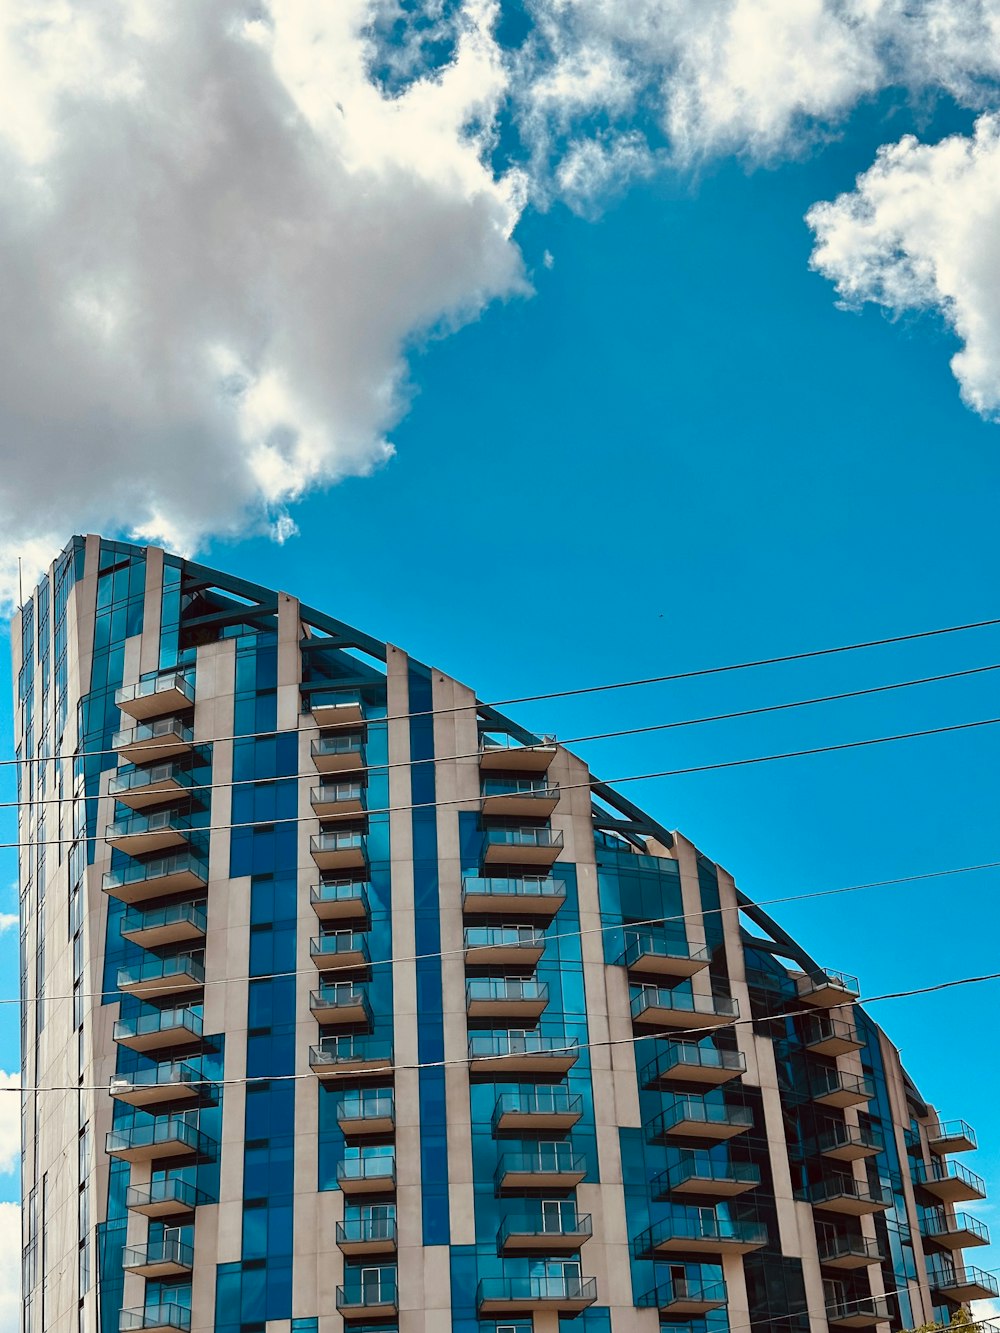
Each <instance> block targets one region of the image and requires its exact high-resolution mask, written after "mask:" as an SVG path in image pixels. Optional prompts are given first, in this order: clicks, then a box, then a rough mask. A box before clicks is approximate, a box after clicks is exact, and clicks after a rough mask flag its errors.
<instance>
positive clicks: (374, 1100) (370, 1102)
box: [337, 1090, 396, 1140]
mask: <svg viewBox="0 0 1000 1333" xmlns="http://www.w3.org/2000/svg"><path fill="white" fill-rule="evenodd" d="M337 1124H338V1125H339V1126H340V1132H341V1133H342V1134H343V1136H344V1138H345V1139H348V1140H353V1139H362V1138H382V1137H385V1136H387V1135H389V1134H391V1133H392V1132H393V1131H394V1130H395V1128H396V1111H395V1102H394V1098H393V1094H392V1091H391V1090H386V1091H384V1092H382V1091H380V1092H356V1093H352V1094H350V1095H349V1096H347V1097H344V1098H343V1100H342V1101H340V1102H338V1103H337Z"/></svg>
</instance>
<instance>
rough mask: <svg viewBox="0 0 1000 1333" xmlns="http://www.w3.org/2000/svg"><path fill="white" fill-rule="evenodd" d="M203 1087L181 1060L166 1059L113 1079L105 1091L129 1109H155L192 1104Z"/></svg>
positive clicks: (195, 1072)
mask: <svg viewBox="0 0 1000 1333" xmlns="http://www.w3.org/2000/svg"><path fill="white" fill-rule="evenodd" d="M205 1086H206V1080H205V1078H204V1077H203V1075H202V1074H201V1073H200V1072H199V1071H198V1070H197V1069H195V1067H194V1066H193V1065H188V1064H185V1063H184V1062H183V1060H166V1061H164V1062H163V1063H162V1064H158V1065H153V1067H152V1068H151V1069H137V1070H135V1071H134V1072H133V1073H131V1074H115V1075H113V1076H112V1079H111V1084H110V1087H109V1089H108V1091H109V1092H110V1093H111V1096H112V1097H114V1099H115V1101H119V1102H125V1103H126V1105H128V1106H158V1105H165V1104H166V1103H167V1102H193V1101H195V1100H197V1098H198V1097H199V1096H200V1094H201V1093H202V1092H203V1090H204V1089H205Z"/></svg>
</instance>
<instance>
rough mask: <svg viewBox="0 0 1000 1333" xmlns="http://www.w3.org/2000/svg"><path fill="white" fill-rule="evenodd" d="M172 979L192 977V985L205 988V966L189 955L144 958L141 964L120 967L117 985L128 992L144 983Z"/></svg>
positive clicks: (116, 980)
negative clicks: (130, 988)
mask: <svg viewBox="0 0 1000 1333" xmlns="http://www.w3.org/2000/svg"><path fill="white" fill-rule="evenodd" d="M171 977H183V978H185V979H187V978H188V977H190V979H191V983H192V985H195V986H203V985H204V984H205V965H204V964H203V963H202V962H200V961H199V960H198V959H197V958H195V957H194V956H193V955H192V954H189V953H179V954H174V955H173V956H172V957H170V958H156V957H153V958H144V959H143V960H142V961H141V962H139V963H132V964H130V965H129V966H128V967H120V968H119V969H118V975H117V977H116V979H115V985H116V986H117V987H118V989H119V990H127V989H128V988H129V987H130V986H139V985H141V984H142V982H144V981H169V980H170V978H171ZM177 989H179V987H178V988H177Z"/></svg>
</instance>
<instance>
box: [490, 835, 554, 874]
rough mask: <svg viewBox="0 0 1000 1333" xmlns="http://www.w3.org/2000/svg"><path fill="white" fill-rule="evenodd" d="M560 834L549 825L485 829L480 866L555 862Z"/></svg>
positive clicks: (543, 864)
mask: <svg viewBox="0 0 1000 1333" xmlns="http://www.w3.org/2000/svg"><path fill="white" fill-rule="evenodd" d="M562 849H563V835H562V833H560V831H559V830H558V829H552V828H489V829H487V830H486V832H485V834H484V835H483V865H484V866H507V865H517V866H545V867H546V868H548V867H550V866H552V865H554V864H555V862H556V861H557V860H558V858H559V853H560V852H561V851H562Z"/></svg>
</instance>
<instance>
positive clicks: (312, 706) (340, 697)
mask: <svg viewBox="0 0 1000 1333" xmlns="http://www.w3.org/2000/svg"><path fill="white" fill-rule="evenodd" d="M309 712H310V713H311V714H312V719H313V721H314V722H315V723H316V725H317V726H318V727H321V728H323V729H330V728H333V727H359V726H362V725H363V724H364V720H365V709H364V701H363V699H362V697H361V691H360V690H310V691H309Z"/></svg>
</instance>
